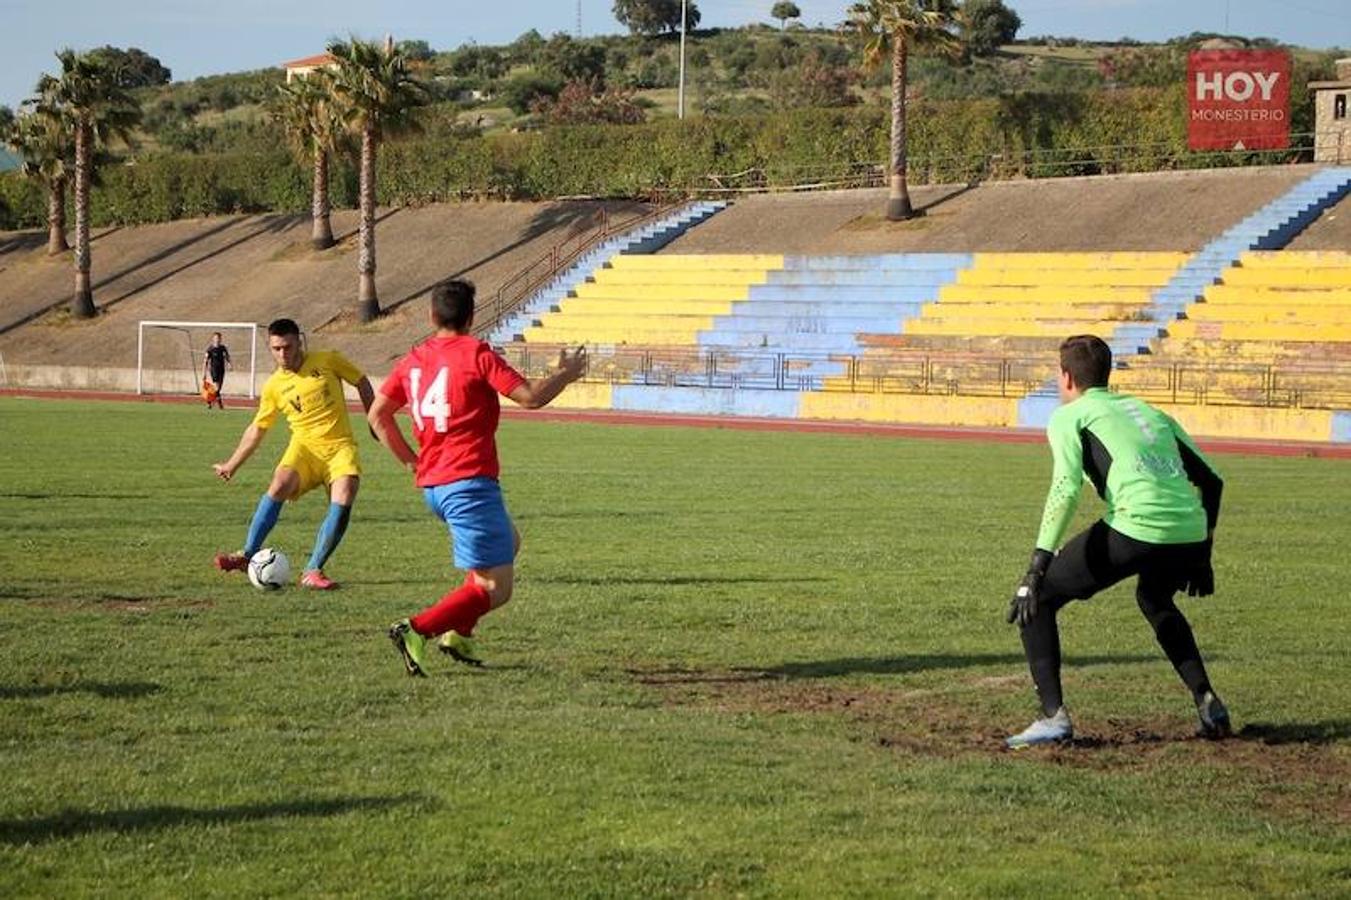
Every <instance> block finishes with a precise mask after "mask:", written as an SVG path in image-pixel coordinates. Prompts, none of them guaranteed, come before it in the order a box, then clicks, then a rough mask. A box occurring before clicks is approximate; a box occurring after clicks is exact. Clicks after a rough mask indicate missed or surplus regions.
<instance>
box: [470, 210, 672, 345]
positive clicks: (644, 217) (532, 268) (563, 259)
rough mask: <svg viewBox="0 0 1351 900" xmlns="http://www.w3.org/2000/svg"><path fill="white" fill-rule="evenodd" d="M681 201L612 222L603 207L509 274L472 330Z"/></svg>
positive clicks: (482, 329) (492, 323)
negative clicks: (609, 241) (581, 226)
mask: <svg viewBox="0 0 1351 900" xmlns="http://www.w3.org/2000/svg"><path fill="white" fill-rule="evenodd" d="M683 202H684V201H683V200H682V199H671V200H667V201H664V202H662V203H660V204H659V205H658V206H656V207H654V208H652V209H649V210H647V211H646V212H641V213H635V214H634V215H632V216H629V217H628V218H625V219H621V220H619V221H614V220H613V219H612V218H611V216H610V211H609V210H608V209H605V208H604V207H602V208H601V209H599V210H597V211H596V214H595V215H594V216H593V217H592V218H591V220H590V224H589V227H587V228H585V229H583V230H581V231H578V232H577V233H575V234H572V235H569V236H568V237H566V238H564V239H563V240H562V241H559V242H558V243H557V244H554V245H553V246H552V247H550V248H549V251H548V252H547V253H545V254H544V255H543V256H541V257H539V258H538V259H536V260H534V261H533V262H531V263H530V264H529V265H527V266H525V267H524V268H522V269H521V270H520V271H518V272H517V273H516V274H515V275H512V276H511V277H510V278H508V279H507V280H506V281H504V282H503V283H502V285H501V286H500V287H499V288H498V289H497V292H496V293H494V294H493V295H492V297H491V298H490V299H489V300H488V301H487V302H486V303H480V304H479V307H478V309H477V310H476V312H475V317H474V319H475V320H474V333H475V334H477V335H479V336H484V335H487V334H488V333H489V332H491V331H492V330H493V329H494V328H496V327H497V324H498V323H499V322H500V321H501V320H502V319H503V318H505V317H506V316H508V315H510V314H511V313H513V312H515V311H516V309H517V308H519V307H520V306H521V304H523V303H524V302H525V301H526V300H527V299H528V298H529V297H530V296H532V295H533V294H534V293H535V292H536V291H537V290H539V289H540V288H542V287H544V286H545V285H547V284H549V283H550V282H551V281H553V280H554V279H555V278H557V277H558V276H559V275H561V274H562V273H563V272H565V271H566V270H567V269H568V267H570V266H571V265H572V264H573V263H574V262H575V261H576V260H577V259H578V257H580V256H582V255H583V254H585V253H586V252H587V251H588V250H590V249H591V248H592V247H595V246H596V245H598V244H600V243H602V242H603V241H605V240H607V239H608V238H610V237H611V236H613V235H616V234H624V233H625V232H628V231H632V230H633V229H635V228H641V227H642V226H644V225H646V224H649V223H650V222H653V221H656V220H657V219H660V218H662V217H663V216H665V215H667V214H669V213H671V212H672V211H674V210H675V209H676V208H677V207H678V206H680V205H681V204H682V203H683Z"/></svg>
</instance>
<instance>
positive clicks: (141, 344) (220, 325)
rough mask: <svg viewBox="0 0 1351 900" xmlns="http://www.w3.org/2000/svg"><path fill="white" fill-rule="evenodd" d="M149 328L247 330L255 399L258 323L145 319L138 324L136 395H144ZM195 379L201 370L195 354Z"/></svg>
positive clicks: (252, 388) (183, 330)
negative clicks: (146, 340)
mask: <svg viewBox="0 0 1351 900" xmlns="http://www.w3.org/2000/svg"><path fill="white" fill-rule="evenodd" d="M147 328H165V329H169V330H171V331H182V332H188V330H189V329H193V328H199V329H200V328H214V329H216V330H218V331H219V330H223V329H226V328H232V329H247V330H248V332H249V399H250V400H253V399H255V396H254V381H255V380H256V379H257V377H258V328H259V325H258V323H257V322H194V321H186V320H168V319H143V320H141V321H140V322H138V323H136V393H137V394H144V393H145V389H144V383H143V378H142V375H143V374H144V372H145V366H144V362H145V330H146V329H147ZM188 348H189V351H191V350H192V339H191V337H189V339H188ZM193 357H194V358H193V366H194V368H193V373H194V374H193V377H194V378H196V373H197V372H199V371H200V370H201V367H200V366H199V365H198V362H199V360H198V359H197V358H196V354H195V353H193Z"/></svg>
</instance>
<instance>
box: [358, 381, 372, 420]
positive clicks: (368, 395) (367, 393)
mask: <svg viewBox="0 0 1351 900" xmlns="http://www.w3.org/2000/svg"><path fill="white" fill-rule="evenodd" d="M355 387H356V389H357V396H358V397H360V398H361V408H362V409H364V410H365V411H366V416H367V417H369V416H370V414H371V405H372V404H373V403H375V388H373V387H371V380H370V379H369V378H367V377H366V376H365V375H362V376H361V380H360V381H358V382H357V383H356V385H355Z"/></svg>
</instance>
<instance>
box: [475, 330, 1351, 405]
mask: <svg viewBox="0 0 1351 900" xmlns="http://www.w3.org/2000/svg"><path fill="white" fill-rule="evenodd" d="M502 349H503V353H504V355H505V356H506V358H507V360H508V361H509V362H510V363H511V364H512V365H513V366H515V367H516V368H517V369H519V370H520V371H522V372H524V373H525V374H527V375H529V376H531V377H535V376H538V375H542V374H544V373H545V372H547V371H548V370H549V369H550V368H551V367H552V366H553V365H554V363H555V362H556V361H557V359H558V352H559V349H560V347H559V346H558V345H548V344H534V343H530V344H526V343H513V344H508V345H506V346H505V347H503V348H502ZM588 349H589V357H590V358H589V362H588V370H587V373H586V375H585V376H584V378H583V380H584V381H588V382H592V383H608V384H631V385H645V386H656V387H690V388H723V389H738V390H778V391H784V390H789V391H825V392H839V393H854V394H916V395H943V396H967V397H1000V398H1006V399H1018V398H1021V397H1025V396H1027V395H1028V394H1029V393H1032V392H1033V391H1036V390H1038V389H1041V388H1043V387H1044V386H1045V385H1047V384H1048V382H1049V381H1050V380H1051V379H1053V378H1054V376H1055V373H1056V363H1055V359H1054V357H1053V356H1052V357H1050V358H1049V359H1048V357H1047V356H1044V355H1043V356H1001V355H992V354H979V353H970V352H960V353H938V352H932V351H916V352H913V353H895V354H869V353H864V354H856V355H848V354H831V353H805V352H804V353H783V352H778V353H775V352H766V351H763V350H754V349H746V350H741V349H738V348H714V349H698V348H688V349H686V348H674V347H660V348H658V347H626V346H609V345H602V346H592V347H589V348H588ZM1113 381H1114V384H1113V387H1114V388H1115V389H1119V390H1121V391H1124V392H1126V393H1130V394H1134V395H1136V396H1138V397H1141V398H1143V399H1146V400H1153V401H1156V402H1160V403H1173V404H1179V405H1205V406H1248V407H1251V406H1264V407H1284V408H1291V407H1294V408H1304V409H1348V408H1351V359H1348V360H1345V361H1341V362H1328V363H1323V364H1319V363H1309V362H1304V361H1298V362H1296V361H1289V362H1280V361H1274V362H1263V363H1216V364H1206V363H1203V362H1178V361H1167V360H1157V361H1154V360H1151V359H1149V358H1147V357H1146V358H1143V360H1142V361H1141V360H1132V361H1130V362H1129V363H1128V364H1127V365H1125V366H1123V367H1120V368H1118V370H1117V371H1116V372H1115V373H1114V374H1113Z"/></svg>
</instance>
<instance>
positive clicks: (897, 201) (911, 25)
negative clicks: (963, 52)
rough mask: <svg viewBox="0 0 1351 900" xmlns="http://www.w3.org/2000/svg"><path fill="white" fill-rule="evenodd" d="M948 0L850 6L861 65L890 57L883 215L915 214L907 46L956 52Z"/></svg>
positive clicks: (886, 0) (884, 0)
mask: <svg viewBox="0 0 1351 900" xmlns="http://www.w3.org/2000/svg"><path fill="white" fill-rule="evenodd" d="M955 11H956V10H955V3H953V0H860V2H858V3H855V4H854V5H853V6H851V7H849V21H848V23H847V24H848V26H849V28H850V29H851V30H852V31H854V32H855V34H857V35H858V36H859V37H860V38H862V39H863V41H864V46H863V64H864V66H865V67H866V68H868V69H874V68H876V67H877V66H878V65H880V64H881V63H882V61H883V60H885V59H887V58H890V59H891V159H890V164H889V167H888V170H887V174H888V179H887V181H888V185H887V186H888V189H889V193H888V196H887V218H888V219H890V220H891V221H893V222H894V221H897V220H900V219H909V218H911V217H912V216H914V214H915V210H914V208H913V207H912V206H911V205H910V189H909V186H908V185H907V184H906V136H905V116H906V102H905V89H906V64H907V61H908V59H909V56H910V51H911V50H912V49H917V48H922V47H927V48H931V49H934V50H937V51H940V52H944V53H950V54H955V53H957V52H959V51H960V48H961V43H960V42H959V41H958V40H957V38H956V37H955V36H954V35H953V34H952V33H951V32H950V31H949V30H948V28H949V27H950V26H951V24H952V21H953V15H954V14H955Z"/></svg>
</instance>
